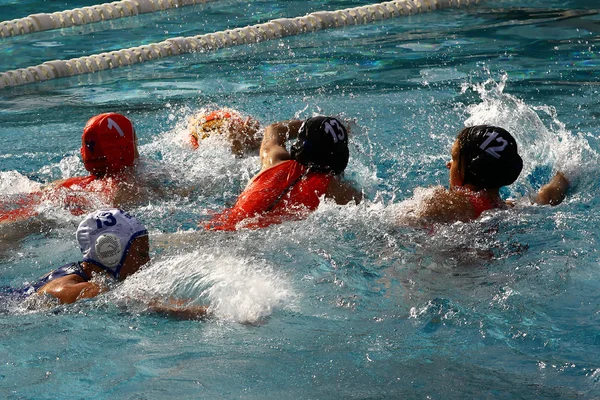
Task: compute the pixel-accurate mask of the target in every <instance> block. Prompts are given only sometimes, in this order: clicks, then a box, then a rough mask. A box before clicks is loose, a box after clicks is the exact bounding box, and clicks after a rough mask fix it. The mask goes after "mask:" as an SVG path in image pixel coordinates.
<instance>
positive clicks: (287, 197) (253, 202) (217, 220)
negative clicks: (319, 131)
mask: <svg viewBox="0 0 600 400" xmlns="http://www.w3.org/2000/svg"><path fill="white" fill-rule="evenodd" d="M331 179H332V175H330V174H326V173H321V172H307V168H306V167H305V166H303V165H302V164H300V163H298V162H296V161H294V160H287V161H284V162H282V163H279V164H277V165H275V166H273V167H271V168H269V169H267V170H265V171H263V172H261V173H260V174H258V175H257V176H256V177H255V178H254V180H253V181H252V182H251V183H250V184H249V185H248V186H247V187H246V189H245V190H244V191H243V192H242V194H240V196H239V197H238V199H237V201H236V203H235V205H234V206H233V207H232V208H229V209H227V210H225V211H223V212H221V213H220V214H218V215H216V216H215V217H213V218H212V219H211V221H210V222H209V223H208V224H207V225H206V228H207V229H214V230H226V231H233V230H236V229H238V228H242V227H243V228H250V229H256V228H264V227H267V226H269V225H271V224H279V223H282V222H283V221H285V220H290V219H302V218H304V217H306V215H307V214H308V212H310V211H313V210H315V209H316V208H317V207H318V206H319V202H320V197H322V196H323V195H324V194H325V192H327V188H328V187H329V183H330V182H331Z"/></svg>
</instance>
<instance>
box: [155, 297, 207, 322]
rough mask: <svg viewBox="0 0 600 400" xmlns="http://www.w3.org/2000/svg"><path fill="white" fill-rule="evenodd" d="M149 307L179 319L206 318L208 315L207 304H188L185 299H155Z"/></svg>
mask: <svg viewBox="0 0 600 400" xmlns="http://www.w3.org/2000/svg"><path fill="white" fill-rule="evenodd" d="M148 309H149V310H151V311H153V312H157V313H160V314H165V315H167V316H169V317H173V318H178V319H204V318H206V317H207V316H208V307H207V306H199V305H194V304H187V302H186V301H185V300H175V299H169V300H167V301H161V300H158V299H155V300H153V301H151V302H150V304H149V305H148Z"/></svg>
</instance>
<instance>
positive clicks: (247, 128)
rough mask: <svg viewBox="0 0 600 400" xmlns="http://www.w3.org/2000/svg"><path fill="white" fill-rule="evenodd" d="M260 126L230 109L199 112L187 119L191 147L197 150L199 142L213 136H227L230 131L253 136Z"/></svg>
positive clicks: (255, 121)
mask: <svg viewBox="0 0 600 400" xmlns="http://www.w3.org/2000/svg"><path fill="white" fill-rule="evenodd" d="M259 128H260V124H259V123H258V121H257V120H255V119H254V118H252V117H244V116H243V115H242V114H240V113H239V112H237V111H235V110H232V109H227V108H223V109H219V110H214V111H201V112H199V113H197V114H195V115H193V116H192V117H191V118H190V119H189V123H188V129H189V132H190V142H191V144H192V147H194V148H195V149H196V148H198V145H199V144H200V142H201V141H202V140H204V139H206V138H208V137H210V136H211V135H214V134H223V133H225V134H227V133H229V132H230V131H231V130H237V131H240V132H241V131H243V132H244V133H245V135H246V136H248V135H251V136H254V134H256V132H258V129H259Z"/></svg>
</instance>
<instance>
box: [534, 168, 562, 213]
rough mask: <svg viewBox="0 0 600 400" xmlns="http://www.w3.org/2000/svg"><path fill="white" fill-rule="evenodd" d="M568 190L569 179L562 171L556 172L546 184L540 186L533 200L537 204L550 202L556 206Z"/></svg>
mask: <svg viewBox="0 0 600 400" xmlns="http://www.w3.org/2000/svg"><path fill="white" fill-rule="evenodd" d="M567 190H569V181H568V179H567V178H566V177H565V174H563V173H562V172H560V171H559V172H557V173H556V175H554V177H553V178H552V179H551V180H550V182H548V183H547V184H546V185H544V186H542V188H541V189H540V191H539V192H538V194H537V196H536V198H535V202H536V203H537V204H541V205H545V204H550V205H552V206H556V205H558V204H560V203H562V201H563V200H564V199H565V196H566V195H567Z"/></svg>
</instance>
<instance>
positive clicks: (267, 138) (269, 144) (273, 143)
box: [260, 119, 302, 170]
mask: <svg viewBox="0 0 600 400" xmlns="http://www.w3.org/2000/svg"><path fill="white" fill-rule="evenodd" d="M301 125H302V121H300V120H297V119H293V120H290V121H282V122H276V123H274V124H271V125H269V126H267V127H266V129H265V135H264V137H263V140H262V144H261V146H260V161H261V164H262V170H265V169H267V168H270V167H272V166H274V165H277V164H279V163H280V162H282V161H285V160H289V159H290V153H289V152H288V151H287V150H286V148H285V142H286V140H288V139H294V138H296V137H298V131H299V130H300V126H301Z"/></svg>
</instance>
